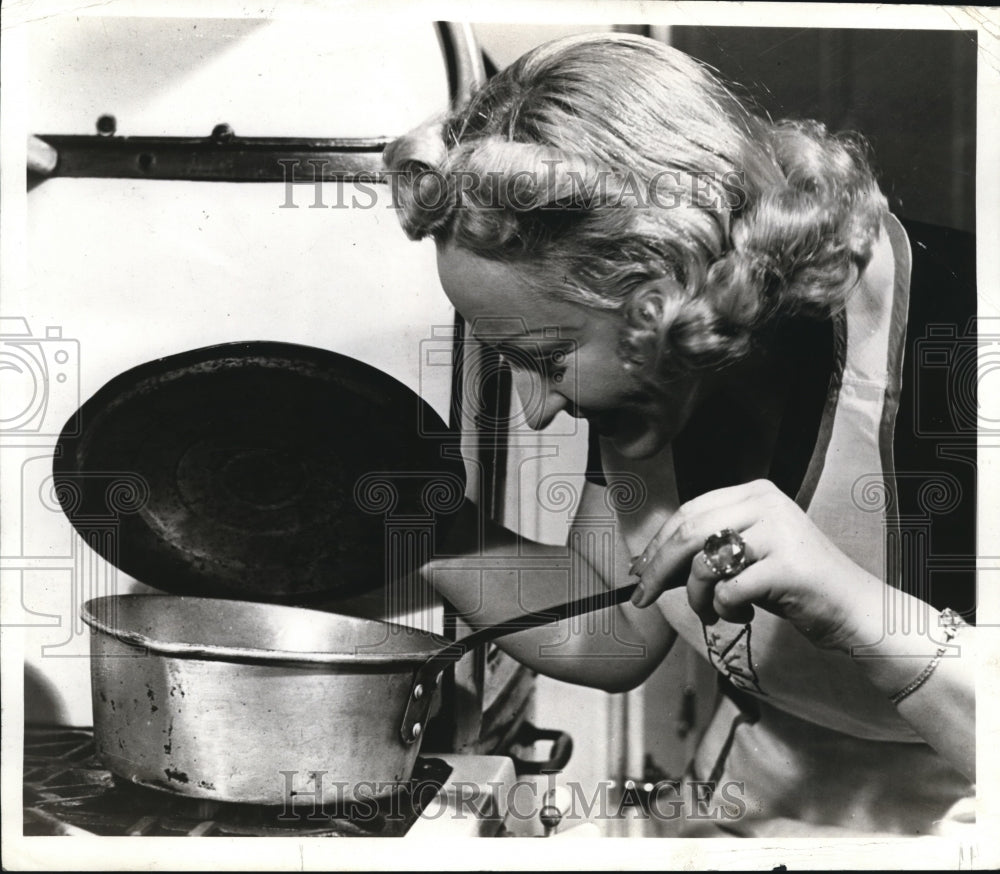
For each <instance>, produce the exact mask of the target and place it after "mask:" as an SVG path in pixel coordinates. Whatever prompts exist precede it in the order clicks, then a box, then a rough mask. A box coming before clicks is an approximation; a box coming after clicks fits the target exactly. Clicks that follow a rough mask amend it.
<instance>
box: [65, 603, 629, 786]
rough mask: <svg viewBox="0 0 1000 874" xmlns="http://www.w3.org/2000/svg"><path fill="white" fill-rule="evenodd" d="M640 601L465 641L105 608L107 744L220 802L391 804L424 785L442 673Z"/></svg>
mask: <svg viewBox="0 0 1000 874" xmlns="http://www.w3.org/2000/svg"><path fill="white" fill-rule="evenodd" d="M634 589H635V586H634V585H628V586H624V587H621V588H618V589H614V590H612V591H608V592H605V593H602V594H600V595H594V596H590V597H586V598H581V599H579V600H576V601H572V602H569V603H567V604H563V605H560V606H558V607H553V608H551V609H549V610H544V611H539V612H535V613H528V614H525V615H521V616H518V617H515V618H513V619H511V620H508V621H507V622H503V623H500V624H498V625H494V626H490V627H488V628H484V629H481V630H479V631H477V632H475V633H473V634H471V635H469V636H468V637H466V638H464V639H463V640H461V641H457V642H449V641H447V640H445V639H443V638H441V637H439V636H437V635H434V634H430V633H428V632H424V631H420V630H417V629H413V628H407V627H404V626H400V625H394V624H391V623H387V622H380V621H376V620H370V619H358V618H354V617H350V616H342V615H337V614H332V613H326V612H321V611H317V610H310V609H306V608H301V607H287V606H278V605H273V604H260V603H253V602H247V601H228V600H219V599H212V598H195V597H185V596H173V595H119V596H107V597H103V598H95V599H93V600H90V601H88V602H87V603H86V604H85V605H84V607H83V613H82V615H83V620H84V622H86V623H87V625H89V626H90V627H91V628H92V629H93V630H94V632H95V634H94V635H93V637H92V644H91V654H92V694H93V705H94V735H95V741H96V744H97V751H98V755H99V757H100V758H101V759H102V761H103V762H104V763H105V764H106V765H107V767H108V768H110V769H111V770H112V771H113V772H114V773H115V774H117V775H119V776H120V777H123V778H125V779H127V780H130V781H132V782H134V783H138V784H141V785H144V786H149V787H152V788H156V789H161V790H165V791H168V792H174V793H178V794H181V795H189V796H195V797H200V798H207V799H214V800H219V801H236V802H246V803H255V804H273V805H278V804H287V803H292V802H293V801H294V798H295V797H296V796H302V797H304V798H306V799H308V800H310V801H311V800H312V799H314V798H315V799H316V800H317V802H318V801H319V800H320V799H322V801H323V803H338V802H350V801H354V800H365V799H370V798H377V797H380V796H384V795H387V794H390V793H391V792H393V791H394V790H395V789H397V788H398V787H399V786H400V784H401V783H403V782H405V781H407V780H408V779H409V778H410V776H411V774H412V771H413V767H414V763H415V760H416V757H417V753H418V751H419V749H420V740H421V737H422V735H423V728H424V726H426V724H427V719H428V715H429V713H430V708H431V704H432V700H433V697H434V693H435V692H436V691H437V689H438V687H439V684H440V678H441V672H442V671H443V670H444V669H445V668H446V667H448V666H449V665H450V664H452V663H453V662H455V661H457V660H458V659H460V658H461V657H462V656H463V655H464V654H465V653H466V652H469V651H470V650H471V649H473V648H475V647H477V646H479V645H481V644H483V643H486V642H488V641H491V640H495V639H496V638H499V637H502V636H504V635H507V634H511V633H513V632H516V631H522V630H525V629H527V628H534V627H537V626H540V625H545V624H548V623H550V622H555V621H558V620H560V619H565V618H569V617H572V616H578V615H581V614H584V613H589V612H593V611H596V610H600V609H604V608H606V607H609V606H612V605H614V604H619V603H621V602H622V601H624V600H625V599H626V598H628V597H629V596H630V595H631V594H632V592H633V591H634Z"/></svg>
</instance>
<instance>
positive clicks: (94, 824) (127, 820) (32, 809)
mask: <svg viewBox="0 0 1000 874" xmlns="http://www.w3.org/2000/svg"><path fill="white" fill-rule="evenodd" d="M451 770H452V769H451V766H450V765H448V764H447V763H446V762H443V761H441V760H440V759H435V758H420V759H418V760H417V765H416V768H415V769H414V774H413V778H412V780H411V781H410V783H409V784H408V785H407V784H404V785H403V787H402V788H401V790H400V792H398V793H396V794H395V795H393V796H390V797H389V798H387V799H380V800H379V801H378V802H374V801H372V802H369V803H367V804H366V805H365V806H364V808H363V809H364V815H361V816H359V815H357V808H355V811H354V813H353V815H352V811H351V810H350V809H342V810H334V811H332V812H331V806H329V805H328V806H327V808H326V809H325V810H319V811H317V810H315V809H314V808H313V807H312V805H309V806H308V807H303V808H301V809H298V810H296V808H294V807H293V808H292V810H291V811H287V810H285V809H283V808H280V807H268V806H262V805H255V804H234V803H230V802H224V801H206V800H203V799H197V798H186V797H182V796H173V795H168V794H166V793H162V792H157V791H156V790H153V789H147V788H145V787H142V786H134V785H132V784H130V783H126V782H124V781H122V780H119V779H117V778H116V777H115V776H114V775H113V774H112V773H111V772H110V771H108V770H107V769H106V768H105V767H104V766H103V765H102V764H101V762H100V761H99V760H98V759H97V757H96V755H95V752H94V736H93V731H92V730H90V729H81V728H62V727H47V726H26V727H25V736H24V834H25V835H55V834H91V835H102V836H121V835H129V836H143V835H145V836H160V837H177V836H189V837H216V836H218V837H246V836H259V837H297V838H302V837H399V836H402V835H404V834H406V832H407V831H408V830H409V828H410V826H412V825H413V823H414V822H415V821H416V819H417V818H418V817H419V816H420V813H421V812H422V811H423V809H424V808H425V807H426V806H427V805H428V804H429V803H430V801H431V799H432V798H434V796H435V795H437V793H438V792H439V791H440V790H441V787H442V786H443V785H444V784H445V782H446V781H447V779H448V776H449V775H450V774H451ZM373 807H374V808H375V809H373Z"/></svg>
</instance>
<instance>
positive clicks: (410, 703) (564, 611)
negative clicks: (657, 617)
mask: <svg viewBox="0 0 1000 874" xmlns="http://www.w3.org/2000/svg"><path fill="white" fill-rule="evenodd" d="M636 586H638V583H629V584H628V585H625V586H620V587H619V588H617V589H611V590H608V591H605V592H600V593H599V594H596V595H587V596H586V597H584V598H577V599H576V600H575V601H568V602H567V603H565V604H560V605H558V606H556V607H549V608H548V609H546V610H536V611H535V612H533V613H522V614H521V615H519V616H515V617H513V618H511V619H508V620H506V621H505V622H500V623H498V624H496V625H490V626H487V627H486V628H481V629H479V630H478V631H474V632H473V633H472V634H470V635H468V636H467V637H463V638H462V639H461V640H456V641H455V642H454V643H452V644H449V645H448V646H446V647H444V648H443V649H440V650H438V651H437V652H436V653H434V655H432V656H430V658H428V659H427V661H425V662H424V663H423V664H422V665H421V666H420V667H419V668H417V671H416V673H415V674H414V677H413V684H412V686H411V687H410V697H409V699H408V700H407V702H406V711H405V712H404V714H403V724H402V727H401V728H400V734H401V736H402V738H403V742H404V743H414V742H415V741H417V740H418V739H419V738H420V735H421V733H422V732H423V727H424V725H425V724H426V720H427V713H428V711H429V710H430V704H431V697H432V693H433V691H434V690H435V689H436V688H437V687H438V685H439V684H440V682H441V673H442V671H444V669H445V668H447V667H448V666H449V665H452V664H454V663H455V662H457V661H458V660H459V659H460V658H462V656H464V655H465V654H466V653H467V652H470V651H472V650H474V649H475V648H476V647H478V646H481V645H482V644H484V643H490V642H491V641H494V640H496V639H497V638H500V637H505V636H506V635H508V634H514V633H516V632H518V631H527V630H528V629H529V628H539V627H540V626H542V625H550V624H551V623H553V622H560V621H562V620H563V619H570V618H572V617H573V616H582V615H583V614H585V613H595V612H597V611H598V610H605V609H607V608H608V607H614V606H616V605H618V604H621V603H622V602H623V601H627V600H628V599H629V598H631V597H632V593H633V592H634V591H635V589H636Z"/></svg>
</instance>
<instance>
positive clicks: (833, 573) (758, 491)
mask: <svg viewBox="0 0 1000 874" xmlns="http://www.w3.org/2000/svg"><path fill="white" fill-rule="evenodd" d="M725 528H730V529H732V530H734V531H736V532H737V533H739V534H740V535H741V536H742V538H743V539H744V541H745V542H746V545H747V552H748V558H749V561H750V564H749V566H747V567H746V568H745V569H744V570H742V571H740V572H739V573H737V574H736V575H735V576H733V577H732V578H730V579H720V577H719V575H718V574H717V573H716V572H714V571H713V570H712V569H711V568H710V567H709V566H708V564H707V563H706V562H705V557H704V555H703V554H702V547H703V546H704V543H705V539H706V538H707V537H708V536H709V535H711V534H714V533H716V532H718V531H721V530H722V529H725ZM631 570H632V573H634V574H636V575H637V576H639V577H641V580H642V584H641V587H640V589H639V590H637V592H636V594H635V596H634V597H633V601H632V602H633V604H635V605H637V606H639V607H646V606H648V605H649V604H652V603H653V602H654V601H655V600H656V599H657V598H658V597H659V595H660V594H661V593H662V592H663V591H664V590H665V589H667V588H673V587H675V586H679V585H683V584H684V583H685V582H686V585H687V594H688V601H689V603H690V604H691V608H692V609H693V610H694V611H695V612H696V613H697V614H698V615H699V616H700V617H701V619H702V621H703V622H705V623H706V624H708V625H710V624H712V623H714V622H715V621H716V619H717V618H719V617H722V618H723V619H726V620H728V621H730V622H748V621H749V620H750V619H751V618H752V616H753V611H754V607H753V605H754V604H756V605H758V606H760V607H763V608H764V609H765V610H768V611H770V612H771V613H775V614H777V615H778V616H781V617H784V618H785V619H787V620H788V621H789V622H791V623H792V624H793V625H795V627H796V628H798V629H799V631H801V632H802V633H803V634H804V635H805V636H806V637H808V638H809V639H810V640H811V641H812V642H813V643H814V644H816V645H817V646H819V647H824V648H829V649H842V650H848V649H849V648H850V645H851V643H852V641H853V640H854V637H855V635H856V631H857V626H858V624H859V622H858V620H859V616H858V612H857V611H859V610H864V609H867V605H869V604H870V602H871V595H872V594H873V587H872V580H873V578H872V577H871V576H870V575H869V574H868V573H867V572H866V571H865V570H863V569H862V568H860V567H859V566H858V565H856V564H855V563H854V562H852V561H851V560H850V559H849V558H848V557H847V556H846V555H844V554H843V553H842V552H841V551H840V550H839V549H837V547H835V546H834V545H833V544H832V543H831V542H830V541H829V540H828V539H827V538H826V536H825V535H824V534H823V533H822V532H821V531H820V530H819V529H818V528H817V527H816V526H815V525H814V524H813V522H812V521H811V520H810V519H809V517H808V516H806V514H805V513H804V512H803V511H802V510H801V509H800V508H799V507H798V505H797V504H795V503H794V502H793V501H792V500H791V499H789V498H788V497H787V496H786V495H784V494H783V493H782V492H781V491H780V490H779V489H778V488H777V487H776V486H775V485H774V484H773V483H771V482H769V481H767V480H757V481H755V482H751V483H746V484H745V485H740V486H733V487H731V488H725V489H718V490H716V491H712V492H707V493H705V494H704V495H701V496H699V497H697V498H695V499H694V500H692V501H689V502H687V503H686V504H683V505H682V506H681V507H680V509H679V510H678V511H677V512H676V513H675V514H674V515H673V516H672V517H671V518H670V520H669V521H668V522H667V523H666V524H665V525H664V526H663V527H662V528H661V529H660V531H659V532H658V533H657V534H656V536H655V537H654V538H653V539H652V540H651V541H650V543H649V545H648V546H647V547H646V549H645V550H644V551H643V552H642V554H641V555H640V556H638V557H637V558H636V559H635V560H634V561H633V564H632V569H631ZM685 575H686V579H685ZM876 585H877V586H878V587H879V588H880V587H881V583H880V582H879V581H876ZM875 591H878V589H876V590H875ZM862 595H864V596H862Z"/></svg>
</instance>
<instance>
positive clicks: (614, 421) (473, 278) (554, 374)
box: [438, 243, 699, 458]
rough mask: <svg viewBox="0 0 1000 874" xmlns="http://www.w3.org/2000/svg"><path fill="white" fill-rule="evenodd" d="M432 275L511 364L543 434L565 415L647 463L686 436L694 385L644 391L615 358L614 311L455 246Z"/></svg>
mask: <svg viewBox="0 0 1000 874" xmlns="http://www.w3.org/2000/svg"><path fill="white" fill-rule="evenodd" d="M438 273H439V275H440V277H441V284H442V286H443V287H444V290H445V293H446V294H447V295H448V298H449V300H451V302H452V303H453V304H454V306H455V309H457V310H458V312H459V313H461V315H462V317H463V318H464V319H465V320H466V321H467V322H468V323H469V324H470V325H471V329H472V332H473V334H474V335H475V336H476V337H477V338H478V339H481V340H483V341H484V342H486V343H488V344H489V345H490V346H493V347H494V348H496V349H497V350H498V351H499V352H500V353H501V354H502V355H503V357H504V358H505V359H506V360H507V362H508V363H509V364H510V365H511V369H512V371H513V378H514V386H515V389H516V390H517V393H518V397H519V398H520V400H521V403H522V405H523V407H524V415H525V420H526V422H527V424H528V425H529V426H530V427H531V428H533V429H536V430H537V429H540V428H544V427H545V426H546V425H548V424H549V422H551V421H552V419H553V418H555V416H556V414H557V413H558V412H560V411H561V410H565V411H566V412H567V413H569V414H570V415H571V416H575V417H577V418H583V419H586V420H587V421H588V422H589V423H590V426H591V427H592V428H594V429H596V430H597V432H598V433H600V434H601V435H602V436H603V437H605V438H607V439H608V440H610V441H611V443H612V445H613V446H614V447H615V449H616V450H617V451H618V452H619V453H621V454H622V455H623V456H625V457H627V458H645V457H647V456H650V455H653V454H655V453H656V452H658V451H659V450H660V449H662V448H663V447H664V446H665V445H666V444H667V443H669V442H670V441H671V440H672V439H673V438H674V436H675V435H676V434H677V433H678V432H679V431H680V430H681V429H682V428H683V427H684V425H685V424H686V423H687V421H688V418H689V417H690V415H691V411H692V409H693V407H694V405H695V402H696V400H697V396H698V389H699V380H698V379H697V378H695V377H693V376H687V377H683V378H680V379H677V380H675V381H672V382H671V383H669V384H667V385H664V386H663V387H662V388H661V389H658V390H657V392H656V393H653V392H651V391H650V390H648V389H647V388H645V387H644V386H643V384H642V382H641V381H640V380H639V379H638V378H637V376H636V375H635V374H634V373H633V372H632V371H630V370H629V369H627V368H626V366H625V363H624V362H623V361H622V360H621V358H620V357H619V355H618V339H619V335H620V332H621V330H622V327H623V323H622V319H621V316H619V315H618V314H617V313H615V312H608V311H603V310H595V309H591V308H589V307H585V306H582V305H577V304H572V303H567V302H565V301H561V300H556V299H554V298H550V297H547V296H545V295H544V294H543V293H541V292H539V291H536V290H535V288H533V287H532V286H531V285H529V284H528V283H527V282H526V281H525V279H524V276H525V269H524V268H520V267H518V268H517V269H515V268H513V267H511V266H509V265H505V264H500V263H498V262H495V261H490V260H488V259H486V258H481V257H479V256H477V255H474V254H472V253H470V252H468V251H466V250H464V249H461V248H459V247H458V246H456V245H454V244H452V243H442V244H439V245H438Z"/></svg>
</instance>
